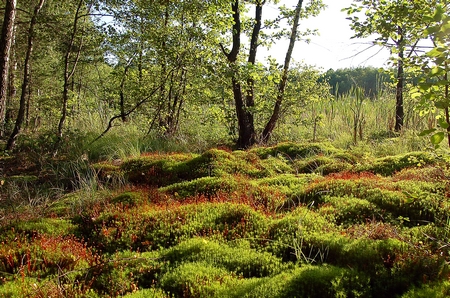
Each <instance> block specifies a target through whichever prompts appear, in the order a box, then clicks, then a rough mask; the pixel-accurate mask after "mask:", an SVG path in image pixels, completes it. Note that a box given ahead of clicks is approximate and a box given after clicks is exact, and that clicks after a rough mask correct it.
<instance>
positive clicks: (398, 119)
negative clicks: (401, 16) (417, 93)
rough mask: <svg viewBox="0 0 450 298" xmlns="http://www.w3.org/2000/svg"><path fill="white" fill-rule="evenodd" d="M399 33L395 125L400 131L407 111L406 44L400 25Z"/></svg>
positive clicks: (396, 129)
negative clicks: (405, 100) (404, 89)
mask: <svg viewBox="0 0 450 298" xmlns="http://www.w3.org/2000/svg"><path fill="white" fill-rule="evenodd" d="M398 34H399V36H400V39H399V41H398V43H397V45H398V62H397V86H396V89H395V127H394V130H395V131H396V132H399V131H401V130H402V128H403V121H404V118H405V112H404V109H403V86H404V70H403V59H404V46H403V33H402V28H401V27H398Z"/></svg>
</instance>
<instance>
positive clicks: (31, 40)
mask: <svg viewBox="0 0 450 298" xmlns="http://www.w3.org/2000/svg"><path fill="white" fill-rule="evenodd" d="M44 2H45V0H40V1H39V3H38V5H36V7H35V8H34V13H33V16H32V17H31V21H30V27H29V28H28V45H27V52H26V55H25V63H24V70H23V82H22V90H21V92H22V93H21V94H20V103H19V111H18V112H17V118H16V123H15V125H14V129H13V131H12V133H11V136H10V137H9V139H8V143H7V144H6V150H11V149H12V148H13V147H14V145H15V141H16V138H17V136H18V135H19V133H20V131H21V129H22V124H23V121H24V117H25V111H26V100H27V90H28V88H29V83H30V66H31V65H30V64H31V63H30V60H31V55H32V54H33V43H34V27H35V26H36V23H37V17H38V15H39V12H40V10H41V9H42V6H44Z"/></svg>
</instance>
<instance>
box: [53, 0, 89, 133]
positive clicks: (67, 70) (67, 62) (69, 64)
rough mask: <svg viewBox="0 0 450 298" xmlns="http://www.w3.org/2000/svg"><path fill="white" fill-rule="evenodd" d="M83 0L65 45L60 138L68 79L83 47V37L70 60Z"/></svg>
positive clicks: (65, 111) (64, 119)
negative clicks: (66, 45) (67, 42)
mask: <svg viewBox="0 0 450 298" xmlns="http://www.w3.org/2000/svg"><path fill="white" fill-rule="evenodd" d="M83 2H84V0H80V2H78V6H77V10H76V13H75V18H74V21H73V26H72V33H71V35H70V40H69V45H68V47H67V50H66V53H65V55H64V87H63V98H62V100H63V101H62V107H61V118H60V119H59V124H58V138H59V139H60V140H61V139H62V135H63V128H64V124H65V121H66V118H67V104H68V101H69V86H70V79H71V78H72V76H73V75H74V74H75V70H76V68H77V64H78V61H79V59H80V55H81V49H82V47H83V42H84V40H83V37H82V38H81V40H80V44H79V45H78V49H77V51H76V53H75V57H74V60H73V61H71V58H72V54H73V48H74V45H75V39H76V36H77V33H78V22H79V20H80V18H81V17H82V16H80V12H81V8H82V6H83ZM88 10H90V7H89V8H88Z"/></svg>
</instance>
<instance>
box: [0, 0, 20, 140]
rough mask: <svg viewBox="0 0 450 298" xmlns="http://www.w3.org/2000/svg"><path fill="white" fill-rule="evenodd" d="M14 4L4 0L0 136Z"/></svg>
mask: <svg viewBox="0 0 450 298" xmlns="http://www.w3.org/2000/svg"><path fill="white" fill-rule="evenodd" d="M16 5H17V1H16V0H6V6H5V16H4V18H3V26H2V33H1V36H0V137H3V134H4V125H5V113H6V96H7V92H8V68H9V56H10V49H11V44H12V40H13V32H14V29H13V28H14V20H15V18H16Z"/></svg>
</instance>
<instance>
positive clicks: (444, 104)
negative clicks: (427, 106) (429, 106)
mask: <svg viewBox="0 0 450 298" xmlns="http://www.w3.org/2000/svg"><path fill="white" fill-rule="evenodd" d="M434 106H435V107H436V108H438V109H442V110H444V109H447V108H448V107H449V102H448V101H446V100H439V101H436V102H435V103H434Z"/></svg>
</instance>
